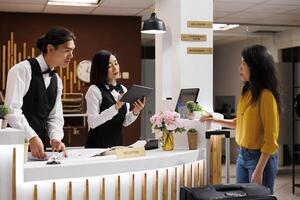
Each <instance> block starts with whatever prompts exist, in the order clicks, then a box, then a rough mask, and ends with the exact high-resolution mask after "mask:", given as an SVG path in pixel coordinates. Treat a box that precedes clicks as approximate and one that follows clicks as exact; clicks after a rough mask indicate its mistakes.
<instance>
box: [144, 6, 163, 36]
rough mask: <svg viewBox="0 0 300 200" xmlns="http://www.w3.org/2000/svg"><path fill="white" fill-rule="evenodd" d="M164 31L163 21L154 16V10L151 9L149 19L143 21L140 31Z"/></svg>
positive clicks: (154, 32)
mask: <svg viewBox="0 0 300 200" xmlns="http://www.w3.org/2000/svg"><path fill="white" fill-rule="evenodd" d="M165 32H166V26H165V23H164V22H163V21H162V20H161V19H158V18H157V17H156V13H155V10H153V11H152V13H151V16H150V18H149V19H147V20H145V21H144V24H143V27H142V30H141V33H146V34H160V33H165Z"/></svg>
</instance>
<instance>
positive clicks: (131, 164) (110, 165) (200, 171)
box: [0, 129, 205, 200]
mask: <svg viewBox="0 0 300 200" xmlns="http://www.w3.org/2000/svg"><path fill="white" fill-rule="evenodd" d="M0 141H1V143H0V158H1V161H2V164H1V165H0V166H1V171H0V177H1V179H0V183H1V185H0V190H1V191H0V199H1V200H6V199H22V200H27V199H30V200H32V199H108V200H113V199H179V188H180V186H183V185H186V186H200V185H203V184H204V180H205V177H204V174H205V172H204V170H205V167H204V160H205V149H204V148H200V149H198V150H192V151H189V150H174V151H171V152H166V151H162V150H160V149H156V150H150V151H146V155H145V156H143V157H135V158H127V159H117V158H116V156H115V155H110V156H99V157H91V158H76V159H72V158H66V159H63V160H60V161H61V164H59V165H47V164H46V161H32V162H27V163H26V164H24V162H23V161H24V157H23V156H24V146H23V141H24V136H23V133H22V131H19V130H14V129H5V130H1V131H0ZM81 151H82V152H83V153H84V152H85V151H88V150H85V149H82V150H81ZM70 152H72V151H70Z"/></svg>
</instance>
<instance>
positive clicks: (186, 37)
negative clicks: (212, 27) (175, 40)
mask: <svg viewBox="0 0 300 200" xmlns="http://www.w3.org/2000/svg"><path fill="white" fill-rule="evenodd" d="M206 40H207V36H206V35H197V34H181V41H193V42H199V41H206Z"/></svg>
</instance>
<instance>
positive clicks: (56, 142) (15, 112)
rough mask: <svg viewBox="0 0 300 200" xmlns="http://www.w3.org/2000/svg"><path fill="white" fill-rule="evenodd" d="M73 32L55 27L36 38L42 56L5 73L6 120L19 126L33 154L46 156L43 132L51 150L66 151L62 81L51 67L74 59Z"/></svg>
mask: <svg viewBox="0 0 300 200" xmlns="http://www.w3.org/2000/svg"><path fill="white" fill-rule="evenodd" d="M74 39H75V36H74V34H73V33H72V32H71V31H69V30H68V29H66V28H63V27H54V28H52V29H51V30H49V31H48V32H47V34H46V35H45V36H43V37H41V38H40V39H39V40H38V41H37V48H38V49H39V50H40V51H41V55H39V56H38V57H36V58H31V59H28V60H24V61H22V62H20V63H18V64H16V65H14V66H13V67H12V68H11V69H10V71H9V72H8V77H7V87H6V95H5V105H6V106H7V107H8V109H9V113H8V115H7V120H8V123H9V125H10V126H11V127H13V128H18V129H22V130H23V131H24V133H25V137H26V139H27V140H28V141H29V144H30V150H31V153H32V155H33V156H35V157H37V158H40V159H42V158H45V157H46V155H45V152H44V143H45V141H46V135H47V134H48V136H49V138H50V144H51V147H52V150H53V151H65V145H64V143H62V142H61V140H62V138H63V136H64V133H63V125H64V119H63V111H62V102H61V94H62V89H63V87H62V82H61V79H60V78H59V76H58V75H57V74H56V73H55V70H54V68H56V67H65V66H66V65H67V64H68V63H69V62H70V61H71V59H72V58H73V50H74V48H75V44H74Z"/></svg>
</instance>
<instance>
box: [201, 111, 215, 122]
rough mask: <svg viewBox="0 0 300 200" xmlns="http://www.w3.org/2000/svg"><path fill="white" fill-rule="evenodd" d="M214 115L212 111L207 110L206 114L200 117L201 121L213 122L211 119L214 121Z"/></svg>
mask: <svg viewBox="0 0 300 200" xmlns="http://www.w3.org/2000/svg"><path fill="white" fill-rule="evenodd" d="M214 120H215V119H214V117H213V116H212V114H211V113H207V112H205V114H203V115H202V116H201V118H200V121H201V122H211V121H214Z"/></svg>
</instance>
